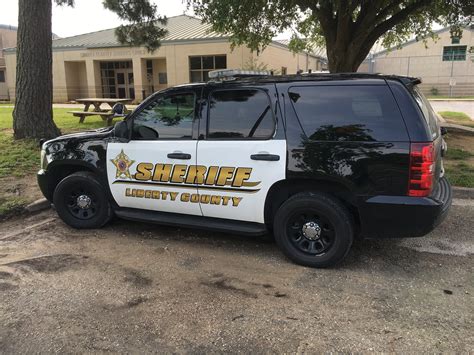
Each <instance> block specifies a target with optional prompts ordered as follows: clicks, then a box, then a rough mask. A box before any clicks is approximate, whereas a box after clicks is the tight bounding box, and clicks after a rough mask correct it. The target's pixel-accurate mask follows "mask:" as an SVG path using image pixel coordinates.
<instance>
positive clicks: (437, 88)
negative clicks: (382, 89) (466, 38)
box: [359, 52, 474, 96]
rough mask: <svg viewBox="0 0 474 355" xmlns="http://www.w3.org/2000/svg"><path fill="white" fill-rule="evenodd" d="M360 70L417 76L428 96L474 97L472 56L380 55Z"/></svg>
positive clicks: (473, 60) (466, 54) (473, 55)
mask: <svg viewBox="0 0 474 355" xmlns="http://www.w3.org/2000/svg"><path fill="white" fill-rule="evenodd" d="M359 71H366V72H369V73H383V74H397V75H406V76H414V77H420V78H421V79H422V81H423V83H422V84H421V86H420V87H421V89H422V90H423V92H424V93H425V94H428V95H430V96H436V95H440V96H441V95H442V96H474V53H469V52H466V53H465V55H464V56H462V55H461V56H460V55H458V54H456V53H453V54H452V55H451V54H450V55H446V54H445V55H444V56H443V55H437V56H404V57H399V56H393V54H388V55H384V54H380V55H377V56H374V57H372V58H369V59H368V60H366V61H365V62H364V64H363V65H362V66H361V69H359Z"/></svg>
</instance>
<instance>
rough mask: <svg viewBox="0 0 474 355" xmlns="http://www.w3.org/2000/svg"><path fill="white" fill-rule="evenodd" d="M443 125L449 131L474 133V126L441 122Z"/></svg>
mask: <svg viewBox="0 0 474 355" xmlns="http://www.w3.org/2000/svg"><path fill="white" fill-rule="evenodd" d="M440 123H441V127H446V128H447V129H448V133H449V131H453V132H462V133H468V134H473V133H474V128H472V127H466V126H461V125H458V124H453V123H447V122H440Z"/></svg>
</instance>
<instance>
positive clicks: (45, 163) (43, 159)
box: [41, 149, 48, 170]
mask: <svg viewBox="0 0 474 355" xmlns="http://www.w3.org/2000/svg"><path fill="white" fill-rule="evenodd" d="M47 167H48V159H47V158H46V150H44V149H41V169H43V170H46V168H47Z"/></svg>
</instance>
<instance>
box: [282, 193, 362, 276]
mask: <svg viewBox="0 0 474 355" xmlns="http://www.w3.org/2000/svg"><path fill="white" fill-rule="evenodd" d="M273 226H274V234H275V240H276V242H277V244H278V246H279V247H280V248H281V249H282V251H283V252H284V253H285V255H287V256H288V257H289V258H290V259H291V260H293V261H294V262H295V263H297V264H301V265H305V266H311V267H329V266H333V265H335V264H337V263H339V262H340V261H341V260H342V259H344V257H345V256H346V255H347V253H348V252H349V249H350V247H351V245H352V240H353V235H354V228H353V222H352V217H351V215H350V213H349V212H348V211H347V209H346V208H345V207H344V205H343V204H342V203H341V202H340V201H338V200H337V199H336V198H334V197H332V196H330V195H327V194H324V193H319V192H314V193H299V194H296V195H294V196H292V197H290V198H289V199H288V200H287V201H286V202H285V203H283V204H282V205H281V206H280V208H279V209H278V211H277V212H276V214H275V218H274V223H273Z"/></svg>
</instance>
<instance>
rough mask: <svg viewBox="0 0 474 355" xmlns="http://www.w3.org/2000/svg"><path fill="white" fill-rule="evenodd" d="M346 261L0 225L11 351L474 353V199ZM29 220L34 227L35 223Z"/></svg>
mask: <svg viewBox="0 0 474 355" xmlns="http://www.w3.org/2000/svg"><path fill="white" fill-rule="evenodd" d="M455 203H456V205H455V206H453V208H452V210H451V213H450V215H449V217H448V219H447V220H446V221H445V222H444V223H443V224H442V225H441V226H440V227H439V228H438V229H437V230H436V231H435V232H433V233H432V234H431V235H429V236H427V237H425V238H417V239H410V240H402V239H391V240H364V241H358V242H356V243H355V245H354V247H353V248H352V251H351V252H350V254H349V256H348V258H347V259H346V260H345V262H344V263H343V264H342V265H341V266H340V267H338V268H335V269H327V270H317V269H309V268H304V267H300V266H297V265H294V264H291V263H290V262H289V261H288V260H286V259H285V258H284V257H283V256H282V254H281V253H280V252H279V251H278V250H277V248H276V246H275V245H274V244H273V243H266V242H264V241H263V240H262V239H260V238H249V237H243V236H233V235H229V234H219V233H211V232H203V231H192V230H184V229H183V230H180V229H176V228H168V227H162V226H157V225H151V224H139V223H132V222H127V221H121V220H116V221H113V222H112V223H111V224H109V225H108V226H107V227H105V228H103V229H101V230H91V231H78V230H73V229H71V228H69V227H67V226H65V225H64V224H63V223H62V222H61V221H60V220H59V219H58V218H57V217H56V214H55V213H54V212H53V211H46V212H42V213H40V214H37V215H34V216H29V217H25V218H22V219H15V220H9V221H6V222H3V223H1V224H0V226H1V228H0V294H1V297H2V302H1V303H0V317H1V323H0V352H3V353H13V352H15V353H28V352H35V353H38V352H40V353H41V352H91V351H93V352H108V351H113V352H134V353H138V352H165V353H170V352H179V353H183V352H193V353H209V352H210V353H213V352H233V353H236V352H243V353H264V352H287V353H288V352H291V353H294V352H299V353H302V352H316V351H318V352H322V351H337V352H359V351H372V350H373V351H384V352H393V351H396V352H412V353H415V352H421V351H423V352H442V351H447V352H469V351H471V352H472V351H474V333H473V331H472V330H473V329H474V319H473V315H474V302H473V301H474V300H473V295H474V273H473V271H474V270H473V268H474V263H473V261H474V256H473V253H474V240H473V233H472V231H473V229H474V218H473V217H474V202H473V201H467V200H459V201H455ZM25 226H26V227H25Z"/></svg>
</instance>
